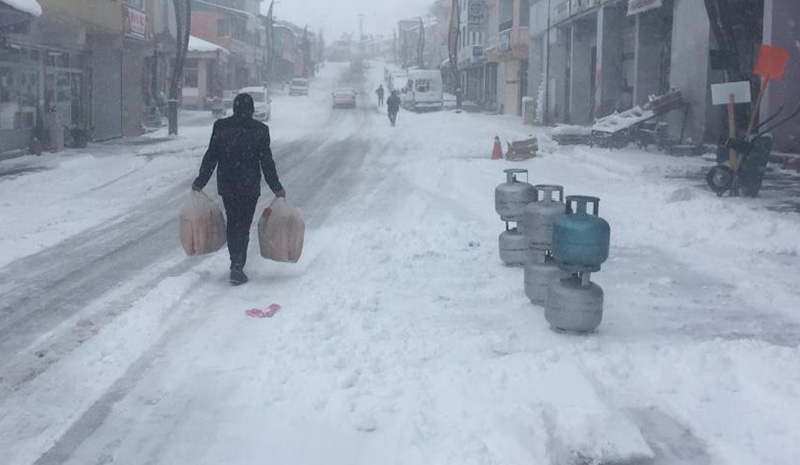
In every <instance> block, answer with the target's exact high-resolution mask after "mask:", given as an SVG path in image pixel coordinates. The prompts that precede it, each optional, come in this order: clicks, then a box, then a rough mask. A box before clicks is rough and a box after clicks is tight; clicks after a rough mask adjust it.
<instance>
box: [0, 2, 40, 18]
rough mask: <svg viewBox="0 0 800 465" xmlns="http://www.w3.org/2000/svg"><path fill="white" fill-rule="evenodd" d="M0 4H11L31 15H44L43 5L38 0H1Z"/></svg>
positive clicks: (14, 7)
mask: <svg viewBox="0 0 800 465" xmlns="http://www.w3.org/2000/svg"><path fill="white" fill-rule="evenodd" d="M0 4H2V5H7V6H10V7H11V8H13V9H15V10H17V11H19V12H22V13H27V14H29V15H31V16H41V15H42V7H41V5H39V3H38V2H37V1H36V0H0Z"/></svg>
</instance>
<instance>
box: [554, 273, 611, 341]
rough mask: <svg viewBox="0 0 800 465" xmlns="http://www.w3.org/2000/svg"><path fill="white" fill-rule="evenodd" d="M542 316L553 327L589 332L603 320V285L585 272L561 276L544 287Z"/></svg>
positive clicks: (562, 329) (559, 329) (572, 331)
mask: <svg viewBox="0 0 800 465" xmlns="http://www.w3.org/2000/svg"><path fill="white" fill-rule="evenodd" d="M544 316H545V318H546V319H547V322H548V323H550V327H551V328H553V329H554V330H556V331H565V332H571V333H591V332H593V331H594V330H596V329H597V327H598V326H600V322H601V321H602V320H603V289H602V288H601V287H600V286H598V285H597V284H595V283H593V282H591V281H589V279H588V273H585V274H584V275H583V276H572V277H569V278H566V279H562V280H560V281H559V282H558V283H555V284H553V285H552V286H550V288H549V289H548V290H547V301H546V302H545V307H544Z"/></svg>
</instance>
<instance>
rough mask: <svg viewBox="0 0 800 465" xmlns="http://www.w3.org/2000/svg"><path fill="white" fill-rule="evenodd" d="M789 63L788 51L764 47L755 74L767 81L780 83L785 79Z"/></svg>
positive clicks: (770, 46) (768, 46)
mask: <svg viewBox="0 0 800 465" xmlns="http://www.w3.org/2000/svg"><path fill="white" fill-rule="evenodd" d="M787 63H789V51H788V50H786V49H785V48H781V47H775V46H772V45H762V46H761V53H759V57H758V64H756V69H755V71H754V72H755V74H758V75H759V76H761V77H762V78H763V79H764V80H765V81H779V80H781V79H783V72H784V71H785V70H786V64H787Z"/></svg>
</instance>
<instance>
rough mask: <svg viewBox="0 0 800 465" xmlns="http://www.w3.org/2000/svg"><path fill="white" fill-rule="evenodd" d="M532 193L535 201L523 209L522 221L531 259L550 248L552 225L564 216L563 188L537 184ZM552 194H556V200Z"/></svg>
mask: <svg viewBox="0 0 800 465" xmlns="http://www.w3.org/2000/svg"><path fill="white" fill-rule="evenodd" d="M533 191H534V194H535V196H536V200H535V201H533V202H531V203H529V204H528V205H527V206H526V207H525V214H524V218H523V221H522V224H523V225H524V227H523V228H522V229H523V231H524V232H525V235H526V236H527V237H528V245H529V247H530V254H531V257H532V258H533V257H535V256H540V255H542V254H543V253H544V252H547V251H549V250H550V249H551V248H552V245H553V225H554V224H555V222H556V220H557V219H558V218H560V217H562V216H564V215H565V214H566V205H565V204H564V187H563V186H557V185H549V184H538V185H536V186H533ZM554 194H557V195H556V198H554ZM533 259H535V258H533Z"/></svg>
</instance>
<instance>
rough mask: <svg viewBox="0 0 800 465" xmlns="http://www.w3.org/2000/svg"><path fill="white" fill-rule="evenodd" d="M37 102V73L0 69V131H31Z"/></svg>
mask: <svg viewBox="0 0 800 465" xmlns="http://www.w3.org/2000/svg"><path fill="white" fill-rule="evenodd" d="M38 101H39V71H37V70H36V69H30V68H11V67H0V129H32V128H33V127H34V125H35V124H36V106H37V104H38Z"/></svg>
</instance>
